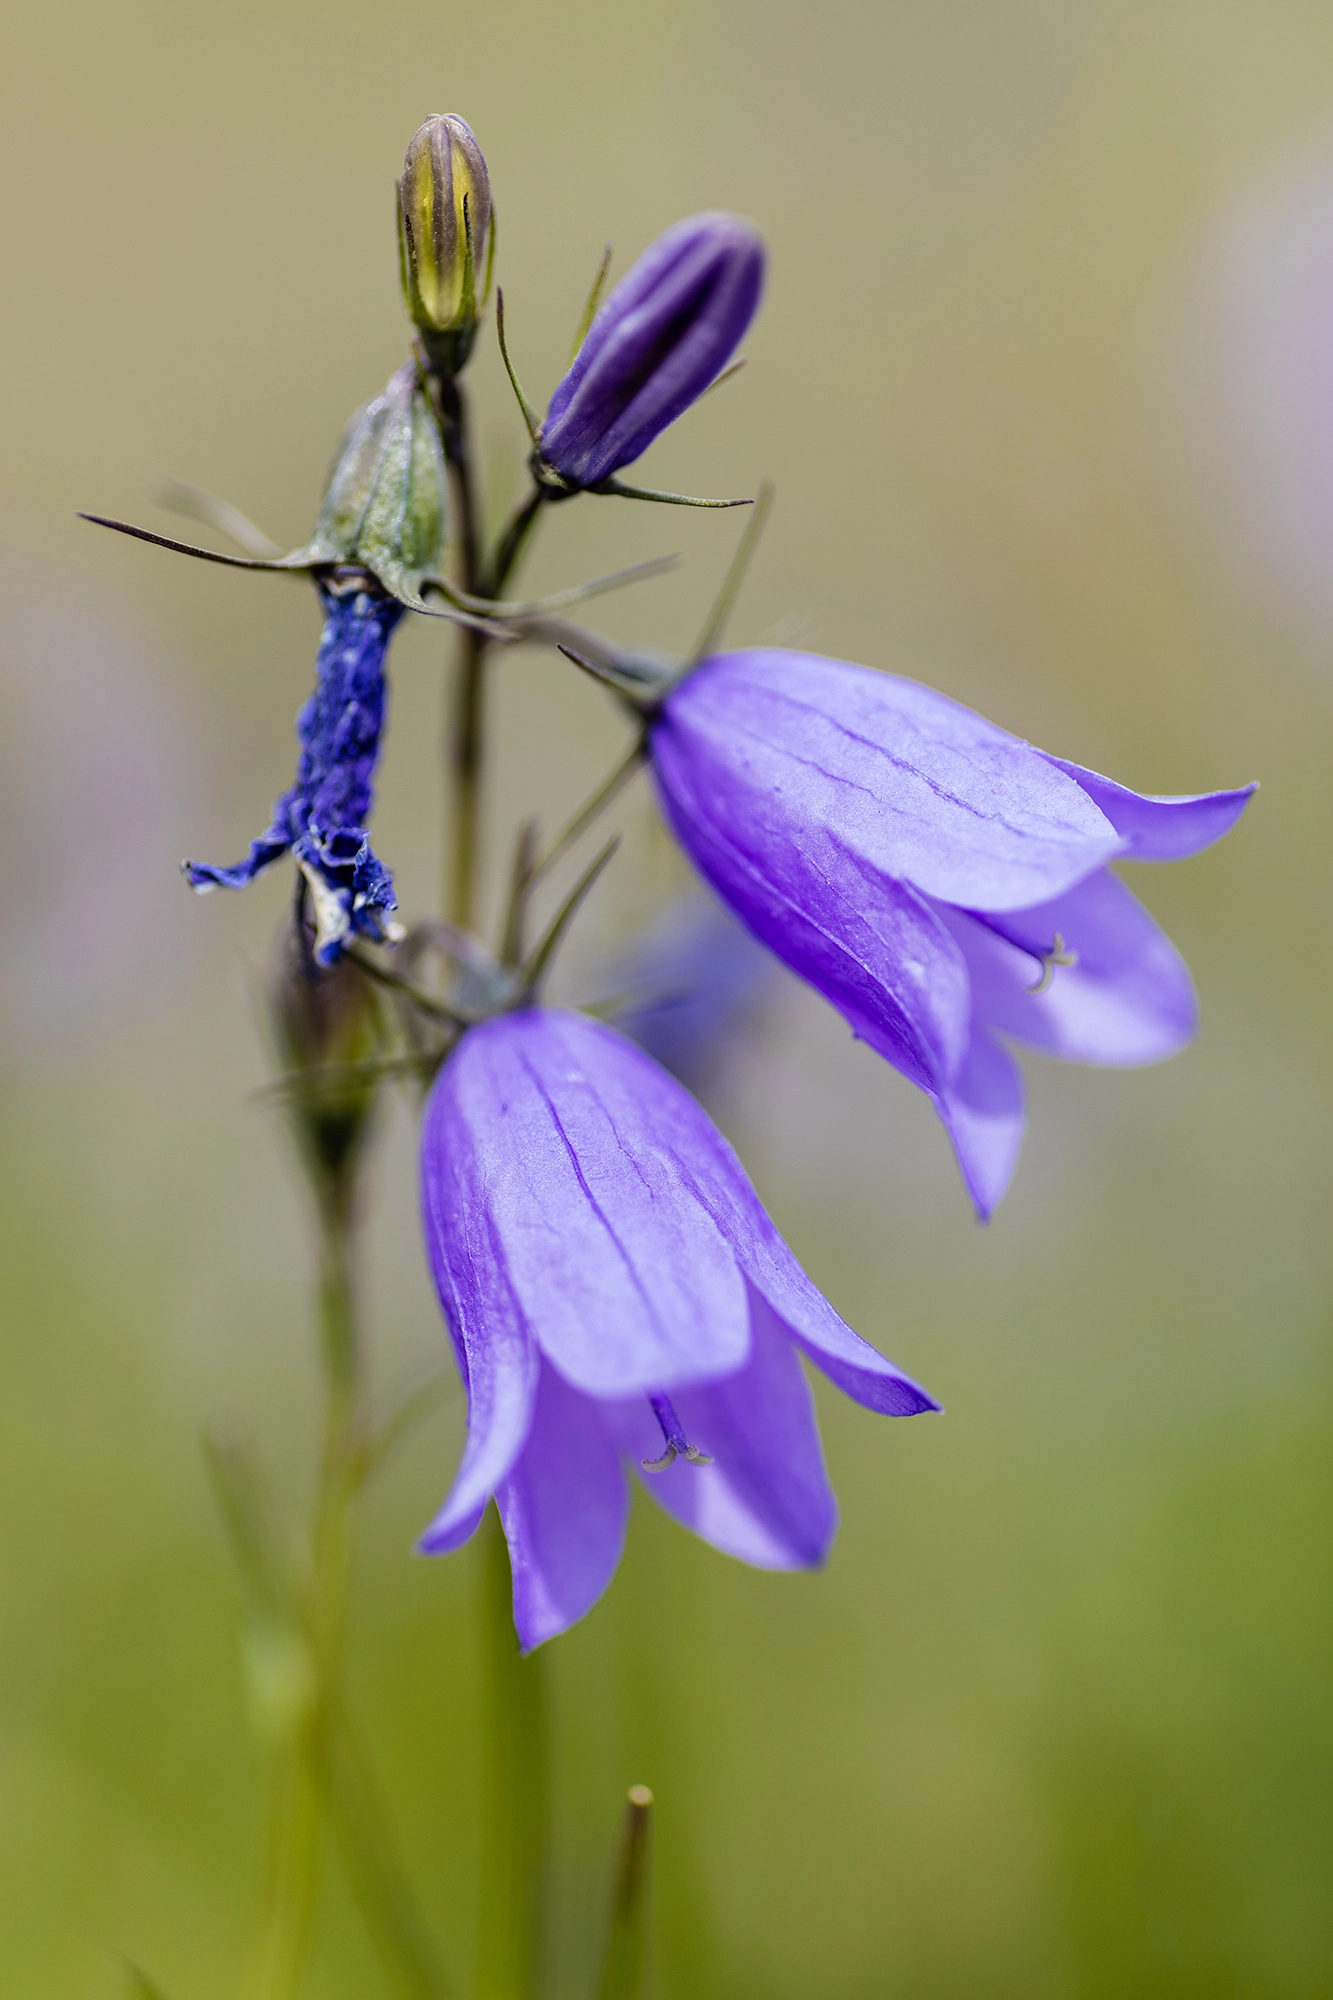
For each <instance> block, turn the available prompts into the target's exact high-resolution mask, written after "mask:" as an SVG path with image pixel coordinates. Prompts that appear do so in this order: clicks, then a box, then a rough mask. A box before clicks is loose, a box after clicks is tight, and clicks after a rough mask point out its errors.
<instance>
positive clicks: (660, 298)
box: [539, 213, 764, 490]
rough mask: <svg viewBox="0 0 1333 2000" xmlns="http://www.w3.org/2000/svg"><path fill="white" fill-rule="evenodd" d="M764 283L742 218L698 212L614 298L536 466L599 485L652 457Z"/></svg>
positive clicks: (754, 242)
mask: <svg viewBox="0 0 1333 2000" xmlns="http://www.w3.org/2000/svg"><path fill="white" fill-rule="evenodd" d="M763 284H764V246H763V242H762V240H761V239H760V236H759V233H758V231H757V230H756V229H755V227H754V225H753V223H750V222H746V221H745V220H744V218H743V217H741V216H739V215H726V214H722V213H712V214H707V215H692V216H689V217H688V218H687V219H686V220H685V221H684V222H678V223H676V225H675V226H674V228H672V229H668V230H667V232H666V234H665V235H664V236H659V237H658V239H657V241H656V243H654V244H653V245H652V246H651V247H650V248H649V249H647V250H646V251H645V252H644V254H643V256H642V257H640V259H639V261H638V263H637V264H635V265H634V267H633V269H632V270H631V271H629V272H628V273H627V275H626V276H625V277H624V278H622V279H621V281H620V283H619V284H618V285H617V286H616V288H615V290H614V291H613V292H612V294H611V296H610V298H609V299H608V300H607V301H606V303H605V305H604V306H603V307H602V308H601V310H600V312H599V313H598V314H597V317H596V318H595V319H594V320H593V323H592V325H591V327H590V328H589V329H588V335H587V338H586V339H585V340H584V342H583V345H582V346H581V347H580V348H579V351H578V353H577V354H576V355H575V357H574V360H573V362H572V364H571V366H570V369H569V372H568V373H567V374H566V376H565V378H564V380H563V381H562V382H561V383H560V385H559V387H558V388H557V389H556V392H555V394H554V395H553V396H552V398H551V406H550V409H549V410H548V411H547V413H546V421H545V423H544V424H543V426H542V433H541V445H540V452H539V462H540V465H541V466H542V467H544V468H545V469H546V471H547V472H548V473H552V474H554V475H555V482H554V483H557V484H563V485H564V486H566V487H568V488H572V489H575V490H577V489H578V488H580V487H585V486H596V485H598V484H599V483H600V482H601V481H602V480H604V479H609V478H610V477H611V476H612V475H613V474H614V473H616V472H618V471H619V470H620V468H621V467H622V466H625V465H630V464H632V462H633V461H634V460H635V459H636V458H638V457H639V456H640V455H641V453H643V452H645V451H646V450H647V449H648V447H649V445H650V444H651V443H652V441H653V439H654V438H655V437H657V436H658V435H659V433H660V432H662V431H664V430H665V429H666V428H667V425H668V424H673V423H674V422H675V421H676V418H677V417H678V416H680V415H681V413H682V411H684V410H687V409H688V408H689V406H690V404H691V403H693V402H695V401H697V399H698V398H699V397H700V396H702V394H703V392H704V390H705V389H707V388H709V387H710V386H711V384H712V383H713V382H715V381H716V379H717V377H718V375H719V374H720V373H721V372H722V370H723V369H724V368H725V367H726V365H727V363H728V361H730V359H731V357H732V355H733V354H734V353H735V352H736V349H737V347H738V346H739V344H740V342H741V341H742V339H743V338H744V336H745V332H746V329H747V327H748V326H749V324H750V321H751V320H752V319H753V318H754V315H755V310H756V308H757V307H758V304H759V295H760V293H761V292H762V290H763Z"/></svg>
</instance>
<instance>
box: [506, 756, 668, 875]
mask: <svg viewBox="0 0 1333 2000" xmlns="http://www.w3.org/2000/svg"><path fill="white" fill-rule="evenodd" d="M646 754H647V751H646V747H645V744H644V739H643V737H642V736H639V737H636V738H635V740H634V742H633V743H631V744H630V747H629V749H628V750H627V751H626V752H625V754H624V756H623V757H622V758H621V759H620V762H619V763H618V764H617V765H616V766H615V767H614V769H613V770H612V771H611V773H610V776H609V777H607V778H604V779H603V781H602V783H601V784H600V785H599V786H598V787H597V789H596V791H595V792H594V793H593V794H592V796H591V797H590V798H588V799H586V800H585V801H584V803H583V804H582V805H581V806H580V807H579V809H578V811H577V812H576V813H575V815H574V817H573V819H571V820H570V821H569V823H568V825H567V826H565V827H563V828H562V829H561V831H560V832H559V833H558V834H557V835H556V837H555V839H554V840H553V841H552V842H551V845H550V846H549V847H548V848H547V850H546V852H545V853H544V854H543V855H541V856H540V858H539V859H538V860H536V861H534V862H533V864H532V866H531V868H529V870H528V872H527V874H526V875H525V876H524V878H523V887H524V889H525V890H527V889H535V888H536V886H537V884H538V883H539V882H540V881H541V880H542V878H543V876H545V875H548V874H549V873H550V871H551V870H552V868H554V867H555V864H556V862H557V861H560V860H563V858H564V856H565V855H566V854H568V852H569V850H570V848H571V847H572V846H573V845H574V843H575V841H576V840H578V839H579V837H580V835H581V834H584V833H586V832H587V830H588V828H589V827H590V826H591V825H592V823H593V821H594V820H595V819H596V818H597V817H598V815H599V814H601V813H603V812H604V811H605V810H606V808H607V806H609V805H610V804H611V801H612V800H613V799H614V798H615V797H616V796H617V795H618V793H619V792H620V791H621V789H622V787H623V786H625V785H627V784H628V783H629V780H630V779H631V778H632V777H633V776H634V773H635V772H636V771H637V770H638V768H639V766H640V764H642V762H643V760H644V757H645V756H646Z"/></svg>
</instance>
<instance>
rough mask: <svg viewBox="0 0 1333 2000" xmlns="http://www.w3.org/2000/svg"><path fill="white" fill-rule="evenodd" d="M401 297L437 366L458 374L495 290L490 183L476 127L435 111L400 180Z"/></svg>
mask: <svg viewBox="0 0 1333 2000" xmlns="http://www.w3.org/2000/svg"><path fill="white" fill-rule="evenodd" d="M398 246H399V253H400V257H401V262H402V277H403V297H404V300H405V302H406V305H407V310H408V312H409V314H410V315H411V317H412V319H413V321H414V322H415V323H416V325H417V326H418V327H419V328H420V330H421V336H422V341H423V344H424V345H425V347H426V351H427V353H428V355H429V356H430V359H431V362H432V364H433V365H434V366H436V367H438V368H441V369H442V370H444V371H446V372H448V373H451V374H452V373H454V372H455V371H456V370H457V369H459V368H461V367H462V366H463V363H464V362H465V361H466V360H467V357H468V354H469V353H470V352H471V348H472V343H473V340H474V339H475V337H476V331H477V317H478V314H479V312H480V309H481V307H482V306H483V305H484V304H485V302H486V296H487V294H488V293H489V291H490V260H491V256H492V254H493V251H494V232H493V230H492V227H491V184H490V179H489V176H488V175H487V172H486V162H485V160H484V159H483V157H482V151H481V147H480V146H479V145H478V144H477V142H476V140H475V138H474V137H473V136H472V130H471V127H470V126H469V125H468V124H467V123H466V121H465V120H464V119H462V118H459V117H458V116H457V115H456V113H454V112H452V111H445V112H434V113H432V115H431V116H430V117H429V118H428V119H427V120H426V122H425V124H424V125H423V126H422V127H421V129H420V131H419V132H418V133H417V135H416V137H415V138H414V139H413V141H412V143H411V145H410V146H409V147H408V149H407V159H406V161H405V162H404V165H403V178H402V179H401V180H400V181H399V183H398Z"/></svg>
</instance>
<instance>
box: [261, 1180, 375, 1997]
mask: <svg viewBox="0 0 1333 2000" xmlns="http://www.w3.org/2000/svg"><path fill="white" fill-rule="evenodd" d="M319 1219H320V1273H319V1300H320V1350H321V1358H322V1361H323V1372H324V1434H323V1440H322V1446H321V1453H320V1470H319V1484H318V1489H317V1493H316V1498H315V1512H314V1524H313V1531H312V1536H311V1561H310V1571H309V1576H308V1580H307V1585H306V1590H305V1593H304V1600H305V1601H304V1606H303V1610H304V1616H303V1618H302V1619H301V1621H300V1625H299V1627H298V1628H297V1630H296V1631H295V1632H294V1633H293V1634H292V1635H291V1645H292V1659H293V1669H294V1671H293V1676H292V1679H293V1685H292V1690H291V1695H290V1700H289V1703H288V1705H287V1709H286V1715H285V1727H284V1728H283V1730H282V1734H281V1738H280V1741H279V1744H278V1746H277V1750H276V1770H275V1776H274V1792H273V1804H272V1810H271V1817H270V1824H269V1840H268V1859H267V1869H266V1879H265V1883H264V1890H263V1898H262V1903H261V1908H260V1916H259V1923H258V1927H257V1931H256V1935H255V1940H254V1945H253V1948H252V1952H251V1959H250V1964H249V1968H248V1971H247V1975H246V1979H245V1982H244V1984H243V1987H242V1992H243V1994H244V1996H245V2000H296V1995H297V1994H298V1993H299V1991H300V1988H301V1982H302V1978H303V1975H304V1971H305V1964H306V1958H307V1954H308V1950H309V1943H310V1928H311V1920H312V1918H313V1915H314V1906H315V1892H316V1888H317V1884H318V1878H319V1861H320V1846H321V1839H320V1835H321V1819H322V1815H323V1807H324V1796H325V1789H326V1779H327V1763H328V1753H329V1734H330V1725H331V1721H332V1717H333V1709H334V1688H335V1682H336V1676H337V1669H338V1660H339V1654H340V1651H341V1645H342V1635H343V1623H344V1614H345V1608H346V1597H347V1575H348V1566H349V1565H348V1558H349V1549H350V1526H351V1522H350V1510H351V1503H352V1500H353V1498H354V1495H355V1492H356V1489H357V1486H358V1484H359V1481H360V1474H361V1460H362V1457H363V1452H364V1431H365V1426H364V1419H363V1413H362V1407H361V1402H362V1386H363V1383H362V1377H363V1371H362V1365H361V1349H360V1340H359V1337H358V1332H357V1325H356V1312H355V1300H354V1294H353V1287H352V1201H351V1192H350V1188H349V1187H348V1185H347V1183H346V1182H345V1181H344V1180H343V1179H342V1177H338V1178H337V1179H335V1180H333V1181H332V1182H331V1183H330V1184H328V1185H326V1187H325V1188H324V1190H323V1191H322V1197H321V1200H320V1203H319Z"/></svg>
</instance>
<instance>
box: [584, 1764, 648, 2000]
mask: <svg viewBox="0 0 1333 2000" xmlns="http://www.w3.org/2000/svg"><path fill="white" fill-rule="evenodd" d="M652 1818H653V1795H652V1793H651V1792H650V1791H649V1789H648V1787H647V1785H631V1786H630V1792H629V1799H628V1802H627V1803H626V1806H625V1819H624V1825H623V1827H622V1830H621V1835H620V1855H619V1859H618V1861H617V1864H616V1888H615V1898H614V1901H613V1902H612V1905H611V1934H610V1936H609V1938H608V1939H607V1945H606V1959H605V1961H604V1963H603V1966H602V1982H601V1985H600V1987H599V1988H598V1995H597V2000H642V1996H643V1994H644V1993H645V1992H646V1991H647V1978H648V1887H649V1858H650V1857H649V1851H648V1842H649V1835H650V1833H651V1830H652Z"/></svg>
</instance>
